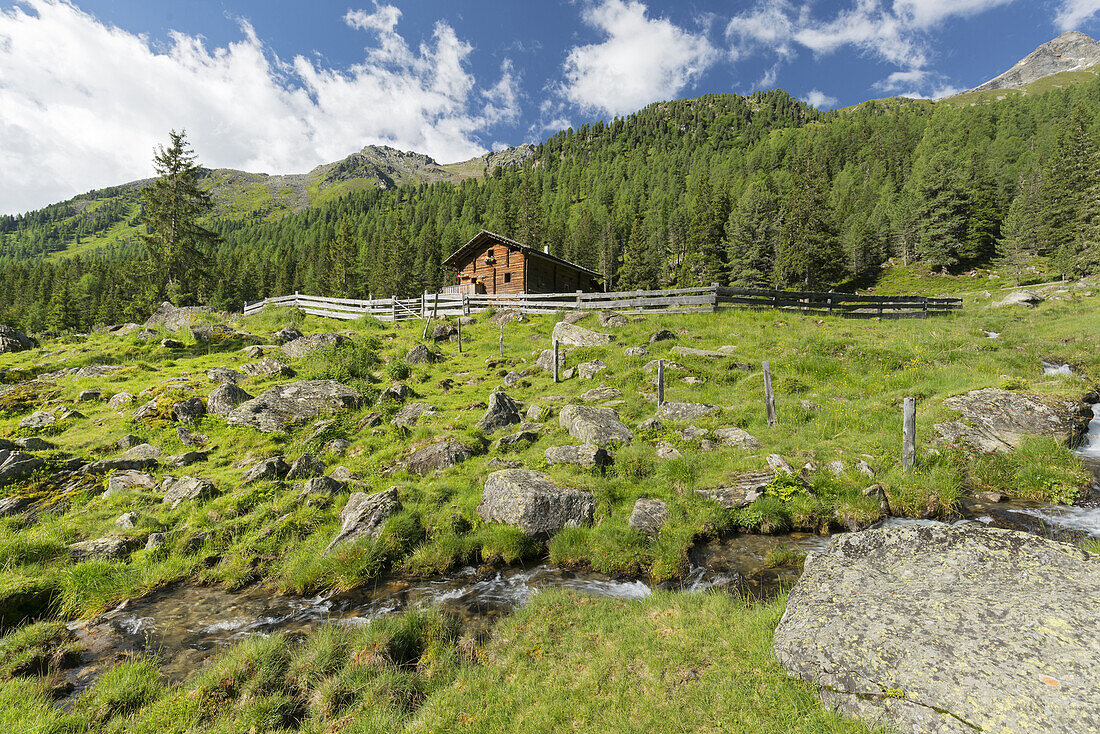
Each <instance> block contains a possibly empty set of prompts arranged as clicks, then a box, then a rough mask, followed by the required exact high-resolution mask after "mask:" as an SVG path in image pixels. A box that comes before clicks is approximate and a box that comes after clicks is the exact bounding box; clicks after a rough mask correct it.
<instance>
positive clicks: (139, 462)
mask: <svg viewBox="0 0 1100 734" xmlns="http://www.w3.org/2000/svg"><path fill="white" fill-rule="evenodd" d="M146 445H147V444H146ZM157 463H158V462H157V460H156V459H154V458H151V457H134V458H126V457H122V458H118V459H100V460H99V461H93V462H91V463H90V464H85V465H84V467H83V471H84V473H85V474H106V473H107V472H109V471H148V470H150V469H156V468H157Z"/></svg>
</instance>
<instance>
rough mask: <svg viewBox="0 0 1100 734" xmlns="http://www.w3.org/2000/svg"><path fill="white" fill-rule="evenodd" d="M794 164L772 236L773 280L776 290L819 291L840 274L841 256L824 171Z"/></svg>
mask: <svg viewBox="0 0 1100 734" xmlns="http://www.w3.org/2000/svg"><path fill="white" fill-rule="evenodd" d="M811 165H812V164H809V163H807V162H805V161H799V162H797V163H796V164H795V167H794V171H793V176H792V177H791V188H790V191H789V192H788V193H787V196H786V200H785V201H784V205H783V210H782V213H781V215H780V222H779V231H778V233H777V236H776V248H775V272H774V280H775V283H776V285H777V286H780V287H784V288H787V287H804V288H807V289H812V288H820V287H822V286H825V285H829V284H832V283H834V282H836V280H837V279H838V278H839V277H840V276H841V275H842V274H843V273H844V252H843V250H842V249H841V246H840V238H839V237H838V236H837V231H836V222H835V221H834V214H833V208H832V206H831V205H830V203H829V200H828V197H827V195H826V189H825V187H826V185H827V183H828V182H827V180H826V178H825V175H824V171H822V170H821V169H820V168H818V167H816V166H813V167H811Z"/></svg>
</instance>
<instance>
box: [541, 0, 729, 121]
mask: <svg viewBox="0 0 1100 734" xmlns="http://www.w3.org/2000/svg"><path fill="white" fill-rule="evenodd" d="M583 20H584V22H585V23H586V24H588V25H589V26H591V27H593V28H596V29H597V30H599V31H601V32H603V33H604V34H605V35H606V36H607V38H606V39H605V40H604V41H602V42H600V43H594V44H589V45H585V46H577V47H574V48H572V49H570V51H569V54H568V56H567V57H566V60H565V83H564V84H563V86H562V89H561V91H562V93H563V94H564V96H565V98H566V99H567V100H569V101H570V102H572V103H573V104H575V105H577V106H578V107H580V108H581V109H584V110H591V111H597V112H599V111H602V112H606V113H608V114H611V115H620V114H626V113H628V112H633V111H634V110H636V109H638V108H640V107H644V106H645V105H647V104H649V103H650V102H654V101H656V100H661V99H670V98H672V97H676V96H677V95H679V93H680V92H681V90H683V89H684V88H685V87H687V86H688V85H689V84H690V83H691V82H692V81H694V80H695V79H697V78H698V77H699V76H700V75H701V74H702V73H703V72H704V71H706V69H707V68H709V67H710V66H711V64H713V63H714V62H715V60H716V59H717V57H718V53H717V52H716V51H715V49H714V48H713V47H712V46H711V44H710V43H709V42H708V41H707V39H706V37H705V35H699V34H693V33H689V32H687V31H685V30H684V29H682V28H680V27H679V26H677V25H675V24H673V23H672V22H671V21H669V20H667V19H665V18H650V17H648V14H647V10H646V6H645V5H644V4H642V3H640V2H635V1H634V0H630V1H629V2H623V0H602V2H599V3H598V4H595V5H590V6H588V7H587V8H586V9H585V10H584V13H583Z"/></svg>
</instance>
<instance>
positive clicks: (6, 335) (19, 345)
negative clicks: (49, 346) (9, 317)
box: [0, 324, 38, 354]
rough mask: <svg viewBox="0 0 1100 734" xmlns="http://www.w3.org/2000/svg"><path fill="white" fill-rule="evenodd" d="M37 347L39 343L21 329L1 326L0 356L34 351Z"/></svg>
mask: <svg viewBox="0 0 1100 734" xmlns="http://www.w3.org/2000/svg"><path fill="white" fill-rule="evenodd" d="M37 346H38V342H36V341H35V340H34V339H32V338H30V337H29V336H27V335H26V334H24V333H23V332H22V331H20V330H19V329H16V328H14V327H11V326H6V325H4V324H0V354H7V353H9V352H22V351H23V350H25V349H34V348H35V347H37Z"/></svg>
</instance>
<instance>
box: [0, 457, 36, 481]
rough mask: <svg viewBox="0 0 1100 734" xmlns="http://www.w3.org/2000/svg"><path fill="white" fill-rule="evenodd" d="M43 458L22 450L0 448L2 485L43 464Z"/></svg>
mask: <svg viewBox="0 0 1100 734" xmlns="http://www.w3.org/2000/svg"><path fill="white" fill-rule="evenodd" d="M42 464H43V461H42V459H40V458H38V457H37V456H31V455H30V454H25V453H23V452H22V451H13V450H11V449H0V487H3V486H4V485H5V484H10V483H11V482H15V481H18V480H19V479H22V478H23V477H25V476H27V475H28V474H30V473H31V472H33V471H34V470H35V469H37V468H38V467H40V466H42Z"/></svg>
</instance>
